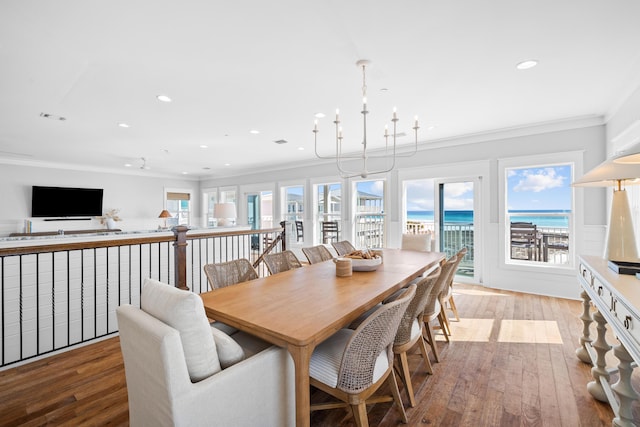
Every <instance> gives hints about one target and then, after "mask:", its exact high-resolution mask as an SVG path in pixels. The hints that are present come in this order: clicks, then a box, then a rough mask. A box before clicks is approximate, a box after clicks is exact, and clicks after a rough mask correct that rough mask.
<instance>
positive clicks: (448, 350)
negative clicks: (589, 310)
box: [0, 284, 640, 427]
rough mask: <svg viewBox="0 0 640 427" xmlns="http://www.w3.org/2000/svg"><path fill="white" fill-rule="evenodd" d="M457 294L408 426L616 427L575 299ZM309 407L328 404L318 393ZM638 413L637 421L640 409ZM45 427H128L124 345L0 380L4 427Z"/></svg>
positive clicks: (332, 417)
mask: <svg viewBox="0 0 640 427" xmlns="http://www.w3.org/2000/svg"><path fill="white" fill-rule="evenodd" d="M576 286H577V284H576ZM455 290H456V292H455V294H454V295H455V301H456V304H457V306H458V310H459V312H460V316H461V321H460V322H455V321H454V322H452V323H451V327H452V330H453V336H452V340H451V342H450V343H446V342H444V341H439V342H438V345H439V348H440V357H441V362H440V363H433V369H434V373H433V375H427V374H426V370H425V365H424V363H420V356H419V354H418V352H415V353H414V354H412V355H411V356H410V357H409V360H410V367H411V371H412V372H413V386H414V391H415V393H416V400H417V406H416V407H415V408H409V409H408V410H407V415H408V417H409V425H410V426H418V425H431V426H509V427H511V426H519V425H521V426H605V425H606V426H609V425H611V419H612V418H613V412H612V411H611V409H610V408H609V406H608V405H606V404H603V403H600V402H597V401H596V400H594V399H593V398H591V396H590V395H589V393H588V392H587V390H586V384H587V382H589V381H590V380H591V374H590V367H589V366H587V365H585V364H583V363H580V362H579V361H578V359H577V358H576V357H575V354H574V351H575V348H576V347H577V345H578V339H579V337H580V335H581V332H582V324H581V322H580V321H579V319H578V316H579V315H580V313H581V306H580V303H579V302H578V301H569V300H562V299H556V298H550V297H544V296H537V295H528V294H518V293H513V292H504V291H496V290H491V289H486V288H483V287H480V286H472V285H459V284H456V285H455ZM592 327H593V325H592ZM609 342H610V343H612V342H614V340H613V338H611V339H610V340H609ZM611 357H612V360H611V362H610V365H613V364H614V363H615V358H613V356H611ZM432 361H433V359H432ZM638 375H640V374H634V385H636V387H637V386H638V384H640V379H639V378H638ZM400 384H401V383H400ZM401 387H402V386H401ZM637 388H638V387H637ZM402 395H403V398H404V397H405V396H404V391H403V392H402ZM311 399H312V402H316V401H321V400H328V399H329V398H328V396H326V395H324V394H323V393H321V392H319V391H313V392H312V396H311ZM405 402H406V399H405ZM634 411H635V415H636V419H637V420H640V410H639V408H638V407H637V405H636V407H634ZM369 421H370V424H371V425H372V426H380V427H385V426H396V425H402V424H401V423H400V416H399V413H398V412H397V410H396V409H395V407H392V406H391V404H390V403H379V404H376V405H374V406H370V411H369ZM311 424H312V426H314V427H320V426H327V427H329V426H331V427H334V426H338V427H347V426H352V425H354V424H353V418H352V416H351V415H350V414H349V413H348V412H347V411H345V410H341V409H337V410H331V411H319V412H314V413H313V414H312V416H311ZM41 425H62V426H77V425H114V426H126V425H128V409H127V392H126V384H125V377H124V367H123V363H122V357H121V355H120V347H119V341H118V338H111V339H107V340H105V341H102V342H99V343H96V344H92V345H89V346H86V347H83V348H80V349H76V350H73V351H70V352H67V353H64V354H60V355H56V356H52V357H49V358H47V359H43V360H40V361H36V362H33V363H30V364H27V365H23V366H20V367H16V368H12V369H8V370H5V371H3V372H0V426H41Z"/></svg>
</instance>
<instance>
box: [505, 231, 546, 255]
mask: <svg viewBox="0 0 640 427" xmlns="http://www.w3.org/2000/svg"><path fill="white" fill-rule="evenodd" d="M510 232H511V247H510V251H511V259H526V260H530V261H534V260H537V259H539V258H540V256H539V250H540V247H539V241H540V239H539V237H538V230H537V227H536V225H535V224H533V223H530V222H512V223H511V227H510ZM522 253H524V257H523V256H522V255H521V254H522ZM514 255H515V256H514Z"/></svg>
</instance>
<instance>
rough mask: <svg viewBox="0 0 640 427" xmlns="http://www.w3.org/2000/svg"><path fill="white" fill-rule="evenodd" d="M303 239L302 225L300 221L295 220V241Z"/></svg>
mask: <svg viewBox="0 0 640 427" xmlns="http://www.w3.org/2000/svg"><path fill="white" fill-rule="evenodd" d="M303 239H304V225H303V223H302V221H296V241H297V242H299V241H300V240H303Z"/></svg>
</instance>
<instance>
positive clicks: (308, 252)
mask: <svg viewBox="0 0 640 427" xmlns="http://www.w3.org/2000/svg"><path fill="white" fill-rule="evenodd" d="M302 253H304V256H306V257H307V260H308V261H309V264H317V263H319V262H322V261H328V260H330V259H333V255H331V252H329V249H327V248H326V247H325V246H324V245H317V246H312V247H310V248H302Z"/></svg>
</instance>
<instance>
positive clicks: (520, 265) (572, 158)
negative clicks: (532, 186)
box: [498, 151, 584, 274]
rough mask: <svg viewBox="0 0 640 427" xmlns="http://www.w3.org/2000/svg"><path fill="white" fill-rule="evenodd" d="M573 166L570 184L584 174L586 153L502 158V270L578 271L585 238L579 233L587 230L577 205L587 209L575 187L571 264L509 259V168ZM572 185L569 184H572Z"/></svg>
mask: <svg viewBox="0 0 640 427" xmlns="http://www.w3.org/2000/svg"><path fill="white" fill-rule="evenodd" d="M566 164H570V165H571V166H572V173H573V175H572V176H571V177H570V181H571V182H573V181H575V177H576V176H581V175H582V152H577V151H570V152H560V153H552V154H540V155H533V156H522V157H510V158H502V159H498V188H499V193H498V194H499V195H500V197H499V209H498V229H499V239H500V244H499V245H498V250H499V253H498V262H499V266H500V268H502V269H507V270H521V271H523V270H524V271H535V272H542V271H544V272H548V273H554V274H568V273H571V274H573V273H574V272H575V269H576V265H577V264H576V263H577V254H578V253H579V252H580V249H581V248H582V246H583V242H582V236H579V235H578V233H577V230H581V229H583V228H584V213H583V210H582V209H576V206H584V202H583V195H582V192H580V191H576V189H575V188H573V187H571V214H570V219H569V254H568V257H569V263H568V264H563V265H558V264H546V263H531V262H527V261H518V260H511V259H510V258H508V256H509V253H510V252H509V250H510V241H509V240H510V233H509V227H508V226H509V224H508V223H507V209H506V206H507V204H508V200H507V171H508V170H509V169H515V168H518V169H525V168H542V167H549V166H556V165H566ZM571 182H570V183H569V184H571Z"/></svg>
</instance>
